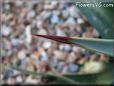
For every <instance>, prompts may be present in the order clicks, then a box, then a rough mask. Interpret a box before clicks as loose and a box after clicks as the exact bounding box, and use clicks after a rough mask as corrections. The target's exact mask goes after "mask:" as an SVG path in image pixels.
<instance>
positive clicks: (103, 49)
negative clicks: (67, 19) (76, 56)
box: [33, 34, 114, 57]
mask: <svg viewBox="0 0 114 86" xmlns="http://www.w3.org/2000/svg"><path fill="white" fill-rule="evenodd" d="M33 36H36V37H44V38H48V39H51V40H55V41H58V42H61V43H67V44H75V45H79V46H80V47H83V48H85V49H89V50H91V51H95V52H99V53H103V54H106V55H109V56H112V57H114V53H113V51H114V50H113V46H114V40H111V39H95V38H79V37H75V38H69V37H63V36H50V35H37V34H33Z"/></svg>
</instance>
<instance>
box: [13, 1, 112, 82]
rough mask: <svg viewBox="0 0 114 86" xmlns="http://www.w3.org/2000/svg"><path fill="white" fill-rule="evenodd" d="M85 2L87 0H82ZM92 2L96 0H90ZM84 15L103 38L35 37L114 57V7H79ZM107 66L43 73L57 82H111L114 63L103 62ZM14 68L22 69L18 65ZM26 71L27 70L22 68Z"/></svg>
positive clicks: (36, 35) (37, 35)
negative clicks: (77, 71) (87, 69)
mask: <svg viewBox="0 0 114 86" xmlns="http://www.w3.org/2000/svg"><path fill="white" fill-rule="evenodd" d="M80 1H82V2H85V1H86V0H80ZM89 2H90V3H93V2H95V1H94V0H89ZM78 8H79V10H80V12H81V13H82V15H84V16H85V17H86V18H87V20H88V21H89V22H90V24H91V25H92V26H93V27H95V29H97V31H98V32H99V33H100V35H101V37H102V39H98V38H79V37H71V38H69V37H62V36H52V35H39V34H33V36H35V37H44V38H48V39H51V40H55V41H58V42H61V43H67V44H73V45H74V46H75V45H78V46H80V47H83V48H85V49H88V50H90V51H94V52H96V53H103V54H106V55H108V56H109V57H110V58H111V57H112V59H113V57H114V35H113V33H114V30H113V28H114V25H113V22H114V20H113V10H114V8H102V7H100V8H99V7H95V8H88V7H87V8H86V7H85V8H81V7H78ZM103 64H104V66H105V68H104V69H103V71H100V72H97V73H88V74H87V73H76V74H56V73H50V72H47V73H42V74H41V75H43V76H44V77H45V78H48V79H50V78H53V79H55V80H56V81H57V82H64V83H69V84H111V83H112V82H113V81H114V77H113V72H114V70H113V64H112V63H110V62H109V63H103ZM13 68H14V69H17V70H21V69H19V68H17V67H13ZM21 71H25V70H21ZM25 73H29V74H33V75H34V74H35V75H38V73H35V72H29V71H25Z"/></svg>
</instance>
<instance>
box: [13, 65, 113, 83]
mask: <svg viewBox="0 0 114 86" xmlns="http://www.w3.org/2000/svg"><path fill="white" fill-rule="evenodd" d="M104 66H105V69H104V70H103V71H102V72H98V73H88V74H85V73H75V74H58V73H52V72H44V73H37V72H33V71H28V70H24V69H21V68H18V67H17V66H11V68H12V69H15V70H18V71H21V72H22V73H25V74H31V75H33V76H38V75H40V76H44V77H45V78H47V79H48V80H49V79H53V80H55V81H56V82H59V83H56V84H60V83H61V84H76V85H86V84H87V85H89V84H104V85H108V84H110V83H111V82H112V81H113V79H114V77H113V72H114V70H113V65H112V63H105V64H104ZM50 81H51V80H50Z"/></svg>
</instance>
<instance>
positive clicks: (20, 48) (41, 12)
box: [0, 0, 109, 84]
mask: <svg viewBox="0 0 114 86" xmlns="http://www.w3.org/2000/svg"><path fill="white" fill-rule="evenodd" d="M1 21H2V26H1V33H0V36H1V37H2V40H0V43H1V44H2V46H1V56H2V62H1V63H0V64H1V69H2V71H1V73H0V77H1V79H2V83H3V84H4V83H6V84H16V83H25V84H28V83H31V84H40V83H43V82H45V80H44V79H42V77H41V76H31V75H30V74H23V73H22V72H19V71H17V70H14V69H11V68H10V65H17V66H18V67H20V68H22V69H24V70H29V71H35V72H38V73H42V72H48V71H51V72H57V73H62V74H65V73H76V72H79V71H80V68H79V65H81V64H84V63H85V62H87V61H93V62H95V61H103V62H108V61H109V58H108V56H106V55H104V54H100V55H97V54H95V53H94V52H90V51H88V50H85V49H83V48H80V47H78V46H73V45H68V44H62V43H58V42H55V41H52V40H49V39H44V38H33V37H32V34H43V35H44V34H49V35H56V36H67V37H85V38H86V37H88V38H100V35H99V33H98V32H97V31H96V30H95V29H94V28H93V27H92V26H91V25H90V24H89V23H88V21H87V19H86V18H85V17H84V16H83V15H81V13H80V11H79V9H78V8H77V7H76V6H75V5H74V4H73V3H71V2H67V1H64V0H61V1H60V0H58V1H56V0H55V1H48V0H47V1H46V0H45V1H40V0H30V1H29V0H27V1H26V0H4V1H3V2H2V15H1ZM97 67H99V65H98V66H96V68H97ZM88 71H91V70H88Z"/></svg>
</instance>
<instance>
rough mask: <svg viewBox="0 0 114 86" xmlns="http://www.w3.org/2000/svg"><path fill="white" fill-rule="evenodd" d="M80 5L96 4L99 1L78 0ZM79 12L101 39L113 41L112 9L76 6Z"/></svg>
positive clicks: (113, 14)
mask: <svg viewBox="0 0 114 86" xmlns="http://www.w3.org/2000/svg"><path fill="white" fill-rule="evenodd" d="M80 1H81V2H82V3H90V4H91V3H94V4H98V3H100V1H95V0H88V2H86V1H85V0H80ZM103 4H112V5H113V6H114V3H113V2H102V3H101V5H103ZM77 7H78V8H79V10H80V12H81V13H82V14H83V15H84V16H85V17H86V18H87V20H88V22H89V23H90V24H91V25H92V26H93V27H95V29H96V30H97V31H98V32H99V33H100V35H101V36H102V38H108V39H114V24H113V22H114V19H113V17H114V11H113V10H114V7H103V6H102V7H81V6H79V5H77Z"/></svg>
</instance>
